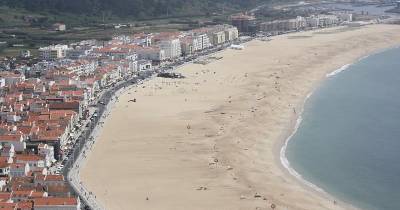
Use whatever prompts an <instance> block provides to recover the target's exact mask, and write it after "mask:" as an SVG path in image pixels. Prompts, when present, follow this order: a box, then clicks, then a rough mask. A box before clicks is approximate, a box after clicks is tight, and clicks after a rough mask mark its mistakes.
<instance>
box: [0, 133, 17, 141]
mask: <svg viewBox="0 0 400 210" xmlns="http://www.w3.org/2000/svg"><path fill="white" fill-rule="evenodd" d="M21 137H22V135H20V134H8V135H0V141H20V140H21Z"/></svg>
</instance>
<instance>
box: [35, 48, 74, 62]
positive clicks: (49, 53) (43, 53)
mask: <svg viewBox="0 0 400 210" xmlns="http://www.w3.org/2000/svg"><path fill="white" fill-rule="evenodd" d="M68 50H69V48H68V45H51V46H47V47H41V48H39V55H40V58H41V59H43V60H55V59H59V58H64V57H65V56H66V55H67V51H68Z"/></svg>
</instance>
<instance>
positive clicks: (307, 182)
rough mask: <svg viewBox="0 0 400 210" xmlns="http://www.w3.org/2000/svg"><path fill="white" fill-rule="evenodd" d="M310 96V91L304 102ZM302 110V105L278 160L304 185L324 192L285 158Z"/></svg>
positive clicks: (301, 118) (300, 119)
mask: <svg viewBox="0 0 400 210" xmlns="http://www.w3.org/2000/svg"><path fill="white" fill-rule="evenodd" d="M311 96H312V92H311V93H309V94H308V95H307V96H306V99H305V102H306V101H307V100H308V99H309V98H310V97H311ZM305 102H304V103H305ZM303 112H304V107H303V109H302V110H301V112H300V115H299V117H298V118H297V120H296V125H295V126H294V130H293V132H292V133H291V134H290V136H289V137H288V138H287V139H286V141H285V144H284V145H283V146H282V148H281V150H280V160H281V163H282V165H283V167H285V168H286V170H288V172H289V173H290V174H291V175H292V176H294V177H296V178H297V179H298V180H300V181H301V182H302V183H304V184H305V185H307V186H309V187H311V188H312V189H314V190H316V191H318V192H321V193H326V192H325V191H324V190H323V189H321V188H319V187H318V186H317V185H315V184H313V183H311V182H309V181H307V180H305V179H304V178H303V176H301V175H300V174H299V173H298V172H297V171H296V170H295V169H294V168H292V167H291V166H290V162H289V160H288V159H287V158H286V149H287V146H288V144H289V141H290V139H291V138H292V137H293V136H294V134H296V132H297V130H298V129H299V127H300V124H301V122H302V121H303V117H302V115H303Z"/></svg>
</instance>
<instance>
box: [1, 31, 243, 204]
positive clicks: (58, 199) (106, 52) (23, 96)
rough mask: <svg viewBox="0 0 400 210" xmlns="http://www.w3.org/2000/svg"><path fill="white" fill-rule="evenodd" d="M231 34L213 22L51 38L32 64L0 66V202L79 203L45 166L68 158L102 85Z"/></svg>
mask: <svg viewBox="0 0 400 210" xmlns="http://www.w3.org/2000/svg"><path fill="white" fill-rule="evenodd" d="M238 36H239V34H238V30H237V28H236V27H233V26H230V25H217V26H212V27H207V28H201V29H196V30H193V31H187V32H161V33H153V34H144V33H141V34H135V35H130V36H118V37H114V38H113V39H112V40H111V41H107V42H98V41H96V40H87V41H82V42H79V43H74V44H70V45H52V46H48V47H43V48H40V49H39V52H40V60H41V61H39V62H37V63H36V64H34V65H31V66H28V65H16V66H14V68H13V69H8V70H5V71H0V209H80V205H81V204H80V201H79V198H77V197H74V196H72V195H71V193H70V189H69V186H68V184H67V182H66V181H65V179H64V177H63V175H61V174H60V170H52V169H54V165H57V164H61V162H62V161H65V160H66V159H67V158H68V155H69V153H70V151H71V150H72V149H73V147H74V145H75V144H76V143H77V142H76V136H78V132H79V130H81V129H82V127H85V126H83V125H84V122H85V121H87V120H88V119H89V118H90V111H89V110H90V109H91V108H90V107H91V106H92V105H96V104H97V102H98V98H99V96H100V95H101V93H102V91H103V90H106V89H108V88H109V87H111V86H113V85H115V84H116V83H118V82H120V81H123V80H125V79H127V78H131V77H133V76H134V75H137V74H138V73H139V72H141V71H147V70H151V69H153V68H154V67H155V66H156V65H161V66H162V65H163V64H165V63H169V62H171V61H175V60H179V59H184V58H185V56H194V55H196V54H197V53H199V52H202V51H204V50H206V49H209V48H212V47H215V46H220V45H223V44H227V43H230V42H233V41H235V40H236V39H237V38H238Z"/></svg>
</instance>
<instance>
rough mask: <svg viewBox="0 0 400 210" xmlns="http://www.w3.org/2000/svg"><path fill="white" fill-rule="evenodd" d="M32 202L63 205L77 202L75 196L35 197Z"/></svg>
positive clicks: (36, 204)
mask: <svg viewBox="0 0 400 210" xmlns="http://www.w3.org/2000/svg"><path fill="white" fill-rule="evenodd" d="M33 202H34V206H65V205H69V206H72V205H74V206H75V205H77V204H78V201H77V199H76V198H59V197H57V198H56V197H47V198H35V199H34V200H33Z"/></svg>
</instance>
